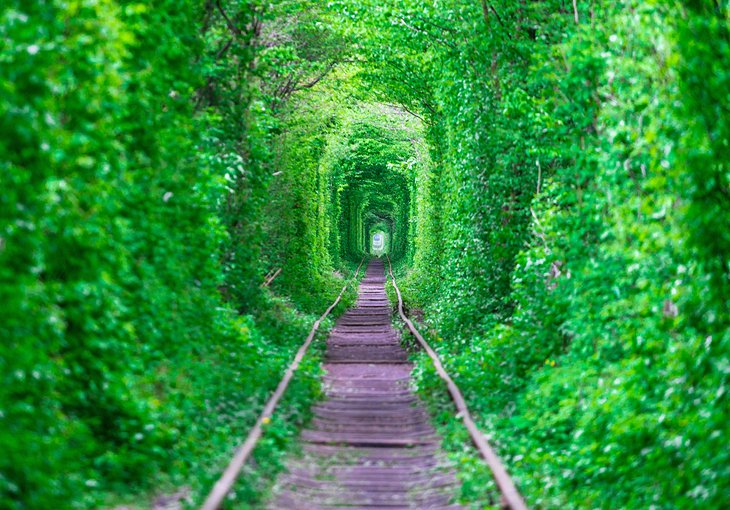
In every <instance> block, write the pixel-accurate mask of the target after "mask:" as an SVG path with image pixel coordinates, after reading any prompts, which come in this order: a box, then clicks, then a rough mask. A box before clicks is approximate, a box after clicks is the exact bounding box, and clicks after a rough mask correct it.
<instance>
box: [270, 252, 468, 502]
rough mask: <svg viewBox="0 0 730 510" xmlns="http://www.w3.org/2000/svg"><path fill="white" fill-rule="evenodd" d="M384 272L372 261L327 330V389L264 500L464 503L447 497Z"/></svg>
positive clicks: (444, 472) (446, 475) (449, 478)
mask: <svg viewBox="0 0 730 510" xmlns="http://www.w3.org/2000/svg"><path fill="white" fill-rule="evenodd" d="M385 281H386V277H385V268H384V264H383V261H382V260H379V259H375V260H373V261H371V262H370V264H369V265H368V268H367V272H366V274H365V278H364V279H363V281H362V283H361V284H360V290H359V298H358V302H357V305H356V307H355V308H353V309H350V310H349V311H348V312H346V313H345V314H344V315H343V316H342V317H341V318H340V319H339V321H338V322H337V324H336V326H335V328H334V329H333V330H332V332H331V334H330V337H329V339H328V341H327V351H326V355H325V356H326V357H325V371H326V376H325V378H324V390H325V399H324V400H323V401H322V402H321V403H319V404H318V405H316V406H315V407H314V409H313V414H314V419H313V420H312V424H311V428H310V429H308V430H305V431H304V432H303V433H302V438H301V439H302V441H303V443H304V445H303V450H304V455H303V457H301V458H298V459H292V460H291V461H290V463H289V465H288V471H287V473H285V474H284V475H283V476H282V477H281V479H280V480H279V482H278V484H277V488H276V489H275V497H274V498H273V500H272V501H271V503H270V505H269V506H268V508H269V510H284V509H287V510H289V509H298V510H319V509H322V510H324V509H328V510H331V509H345V508H347V509H350V510H354V509H363V510H364V509H373V508H380V509H386V508H387V509H390V510H399V509H409V508H410V509H412V508H419V509H426V508H428V509H434V510H456V509H458V508H461V507H459V506H457V505H454V504H452V500H453V497H454V494H455V492H456V488H457V483H456V480H455V477H454V474H453V472H452V471H451V470H450V468H449V466H448V464H447V462H446V461H445V457H444V455H443V454H442V452H441V448H440V439H439V437H437V435H436V433H435V431H434V429H433V427H432V426H431V425H430V423H429V416H428V414H427V412H426V411H425V409H424V407H423V406H422V405H421V403H420V402H419V400H418V398H417V397H416V396H415V395H414V394H413V392H412V391H411V389H410V377H411V369H412V366H411V364H410V363H409V362H408V356H407V353H406V351H405V350H404V349H403V348H402V347H401V344H400V335H399V334H398V332H397V331H395V330H394V329H393V327H392V326H391V311H390V303H389V302H388V297H387V295H386V293H385Z"/></svg>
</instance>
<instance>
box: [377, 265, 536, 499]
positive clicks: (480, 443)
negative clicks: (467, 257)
mask: <svg viewBox="0 0 730 510" xmlns="http://www.w3.org/2000/svg"><path fill="white" fill-rule="evenodd" d="M386 257H387V258H388V272H389V273H390V279H391V281H392V282H393V288H394V289H395V292H396V294H397V295H398V313H399V314H400V317H401V319H403V322H405V323H406V325H407V326H408V329H409V330H410V332H411V334H412V335H413V336H414V337H416V340H418V343H419V344H420V345H421V347H423V349H424V350H425V351H426V353H428V356H429V357H430V358H431V361H432V362H433V364H434V367H436V372H437V373H438V375H439V377H441V379H442V380H443V381H444V382H445V383H446V386H447V388H448V391H449V394H450V395H451V399H452V400H453V402H454V406H456V409H457V411H458V412H459V416H461V419H462V420H463V421H464V426H465V427H466V429H467V430H468V431H469V435H470V436H471V439H472V441H473V442H474V445H475V446H476V447H477V449H478V450H479V453H480V454H481V456H482V457H483V458H484V460H485V462H486V463H487V465H488V466H489V469H490V470H491V471H492V476H493V477H494V481H495V483H496V484H497V488H498V489H499V492H500V494H501V496H502V506H503V507H504V508H506V509H509V510H527V505H526V504H525V500H524V499H523V498H522V496H521V495H520V493H519V492H518V491H517V487H515V484H514V482H513V481H512V478H511V477H510V476H509V473H507V470H506V469H505V467H504V465H503V464H502V461H501V460H500V459H499V457H498V456H497V454H496V452H495V451H494V449H493V448H492V447H491V445H490V444H489V442H488V441H487V439H486V438H485V437H484V434H483V433H482V432H481V431H480V430H479V428H478V427H477V426H476V423H474V419H473V418H472V416H471V413H470V412H469V408H468V406H467V405H466V400H465V399H464V395H463V394H462V393H461V390H460V389H459V387H458V386H457V385H456V383H455V382H454V380H453V379H452V378H451V376H449V374H448V373H447V372H446V370H445V369H444V366H443V364H442V363H441V359H440V358H439V356H438V354H436V351H434V350H433V349H432V348H431V346H430V345H429V344H428V342H426V340H425V339H424V338H423V336H421V334H420V333H419V332H418V330H417V329H416V327H415V326H414V325H413V322H411V321H410V319H409V318H408V317H406V314H405V312H404V310H403V298H402V297H401V293H400V289H399V288H398V284H397V283H396V282H395V276H394V275H393V265H392V264H391V262H390V257H388V256H387V255H386Z"/></svg>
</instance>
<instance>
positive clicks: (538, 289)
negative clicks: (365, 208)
mask: <svg viewBox="0 0 730 510" xmlns="http://www.w3.org/2000/svg"><path fill="white" fill-rule="evenodd" d="M574 6H575V9H574V8H573V7H574ZM340 8H341V12H342V13H343V15H344V16H346V17H347V18H348V19H349V20H350V21H351V22H352V25H351V27H352V28H351V29H352V30H353V32H355V33H357V34H358V37H359V38H360V39H362V40H364V41H365V42H364V43H363V51H364V52H365V54H366V55H367V58H368V61H369V62H376V63H377V64H378V65H379V67H376V68H375V69H374V70H373V69H369V70H368V71H366V72H367V73H368V74H369V75H370V76H371V84H372V86H373V87H378V88H380V89H381V90H382V91H383V93H384V94H389V95H391V97H396V98H397V100H398V101H399V102H401V103H403V104H405V105H406V106H407V107H409V108H411V109H413V110H415V111H417V112H420V114H421V115H423V116H424V117H425V118H426V120H427V126H428V140H429V141H430V144H431V157H432V159H433V161H434V166H433V168H432V169H430V170H429V171H428V172H426V173H425V174H423V175H422V176H420V177H419V178H420V179H422V180H423V181H425V186H421V187H420V189H421V191H422V192H421V196H419V197H418V198H417V199H416V200H417V201H418V202H419V203H420V206H419V207H418V217H417V219H416V220H415V221H416V222H417V224H418V225H419V231H420V233H419V235H418V236H417V237H416V247H415V249H416V253H415V265H414V268H413V271H412V272H411V274H410V276H409V285H408V290H409V294H410V298H411V300H412V301H414V302H415V303H421V304H422V305H423V306H425V308H426V311H427V314H428V316H429V317H430V320H431V321H432V324H433V327H435V328H436V330H438V336H439V338H443V340H442V341H441V342H439V343H440V350H441V351H442V353H443V355H444V356H445V357H446V359H447V362H448V364H449V366H450V367H451V370H452V371H454V372H455V373H457V374H458V380H459V383H460V384H461V385H462V387H463V388H464V389H465V390H466V392H467V394H468V398H469V401H470V403H471V404H472V405H473V406H474V407H475V409H476V410H477V411H478V412H479V413H480V414H481V416H482V420H483V421H484V423H485V424H486V426H487V427H488V428H489V429H491V430H495V431H496V432H497V436H496V437H497V438H499V439H498V441H499V444H500V449H501V451H502V453H503V455H504V456H505V458H506V460H507V462H508V465H509V466H510V469H511V470H513V471H514V473H515V474H516V476H517V479H518V482H519V484H520V486H521V487H522V488H523V490H524V491H525V492H526V493H527V496H528V500H529V501H530V502H531V503H532V504H534V505H536V506H538V507H561V508H595V507H602V508H649V507H652V508H694V507H695V506H696V505H703V506H710V507H713V508H720V507H721V506H722V504H723V503H722V502H723V501H724V500H726V498H727V496H728V490H730V489H729V487H728V485H727V480H728V476H727V475H728V467H727V466H728V462H727V460H728V459H727V455H726V453H724V449H723V447H722V443H723V441H726V440H727V438H728V437H730V434H729V432H730V431H729V430H728V427H727V424H726V422H725V419H724V416H725V414H726V413H725V411H723V408H724V407H725V406H726V405H727V402H726V397H725V388H726V385H727V371H726V370H725V368H724V367H725V364H726V360H727V353H728V346H729V344H728V342H729V340H728V333H727V331H728V329H727V323H726V318H727V317H728V299H727V294H726V289H727V284H728V259H727V253H728V251H727V244H726V240H727V233H726V232H724V231H723V232H720V231H719V230H717V229H718V228H721V227H719V226H720V225H724V224H725V223H726V221H723V218H726V216H727V214H728V213H727V211H728V209H727V205H728V196H730V195H728V173H727V167H726V165H725V163H724V161H725V153H726V151H727V140H728V138H727V132H726V131H725V129H726V123H727V119H726V117H727V112H726V111H725V110H724V106H723V105H724V104H725V102H726V101H724V100H723V99H721V96H722V94H724V93H725V92H726V91H727V90H728V88H727V86H728V83H727V79H728V75H727V73H726V72H725V71H724V70H722V68H723V66H726V64H727V62H728V55H727V53H726V52H727V48H728V46H727V42H728V39H727V35H728V21H727V15H728V11H727V7H726V6H721V5H720V4H717V3H715V2H687V3H686V4H682V3H679V2H674V3H672V2H670V3H652V2H649V3H646V2H633V1H626V2H597V3H596V2H594V3H591V4H588V3H584V2H578V3H574V4H573V5H570V3H566V2H557V1H543V2H530V3H529V4H528V3H524V2H510V3H504V2H502V3H500V4H497V3H490V2H481V3H480V2H461V1H451V2H438V3H436V2H433V3H431V2H429V3H426V4H424V3H422V2H397V3H396V2H343V5H340ZM374 27H375V28H374ZM436 341H437V342H438V340H436ZM424 377H426V380H425V381H424V382H423V383H424V384H425V385H427V388H428V389H429V390H433V391H437V388H438V383H437V382H436V379H435V378H434V377H433V374H431V375H428V374H426V375H424ZM649 486H650V487H651V489H650V490H647V487H649Z"/></svg>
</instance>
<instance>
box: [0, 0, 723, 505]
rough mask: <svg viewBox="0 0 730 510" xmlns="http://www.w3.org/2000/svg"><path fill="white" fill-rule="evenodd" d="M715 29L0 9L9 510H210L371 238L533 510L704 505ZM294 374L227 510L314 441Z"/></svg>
mask: <svg viewBox="0 0 730 510" xmlns="http://www.w3.org/2000/svg"><path fill="white" fill-rule="evenodd" d="M728 20H730V10H729V8H728V6H727V4H726V3H723V2H716V1H710V0H672V1H668V2H658V1H649V2H643V1H638V0H621V1H614V2H609V1H595V2H587V1H582V0H578V1H577V2H572V3H571V2H567V1H564V0H538V1H533V2H523V1H509V2H507V1H504V2H489V1H486V0H481V1H472V0H470V1H467V0H447V1H427V2H423V1H416V0H398V1H396V0H337V1H333V2H315V1H310V0H302V1H277V2H264V1H263V0H248V1H242V0H224V1H221V2H214V1H193V0H182V1H177V2H169V1H166V0H164V1H160V2H155V3H154V6H153V5H152V4H149V5H147V4H144V3H138V2H131V1H129V2H128V1H124V0H99V1H89V2H85V1H69V2H61V1H55V0H53V1H49V2H20V1H17V0H11V1H9V2H5V3H4V4H3V5H2V7H0V36H1V39H0V40H1V41H2V42H0V45H1V46H0V172H2V189H1V190H0V303H2V306H0V336H1V337H2V338H3V339H4V340H3V342H2V344H0V377H1V378H2V379H1V380H0V452H2V454H1V455H0V508H8V509H12V510H21V509H22V510H29V509H30V510H36V509H38V510H40V509H48V508H54V509H59V510H64V509H67V508H68V509H79V510H85V509H90V508H113V507H115V506H116V505H120V504H125V505H128V506H132V507H133V508H144V507H145V505H146V503H147V502H148V499H149V497H152V496H154V495H155V494H158V493H159V492H160V491H161V492H172V491H175V490H176V489H177V488H179V487H181V486H189V487H190V492H191V497H192V499H193V500H194V502H199V501H200V499H201V497H202V496H203V495H204V491H205V490H206V489H207V488H209V487H210V485H211V483H212V481H213V480H214V479H215V477H216V476H217V475H218V474H219V473H220V471H221V469H222V467H223V466H224V465H225V462H226V460H227V459H228V457H229V456H230V454H231V452H232V451H233V449H234V448H235V445H236V444H237V443H238V442H239V440H240V438H241V437H242V436H243V435H244V434H245V433H246V431H247V430H248V428H249V427H250V426H251V424H252V423H253V422H254V420H255V417H256V413H257V412H258V411H259V410H260V409H261V407H262V406H263V403H264V401H265V399H266V397H267V396H268V395H269V394H270V392H271V390H272V389H273V388H274V387H275V385H276V383H277V382H278V380H279V378H280V377H281V374H282V372H283V370H284V367H285V366H286V364H287V362H288V361H289V360H290V359H291V356H292V353H293V351H294V350H295V349H296V348H297V347H298V345H299V343H300V342H301V341H302V340H303V338H304V337H305V336H306V332H307V330H308V328H309V327H310V326H311V323H312V322H313V320H314V316H315V315H316V314H318V313H321V311H322V310H323V309H324V308H325V307H326V306H327V304H328V303H329V302H331V300H332V299H333V297H334V296H335V295H336V294H337V293H338V292H339V289H340V288H341V286H342V284H343V280H344V278H346V277H347V275H349V274H351V271H352V269H353V268H354V264H356V263H358V262H359V261H360V259H361V258H362V257H363V256H364V255H366V254H367V253H369V252H370V249H371V239H372V236H373V234H374V233H376V232H382V233H384V234H385V237H386V246H387V252H388V253H389V255H390V256H391V258H392V259H393V260H394V262H396V266H397V267H398V268H399V271H400V274H401V276H402V277H403V284H402V287H403V290H404V295H405V297H406V298H407V301H408V304H409V306H411V307H413V308H421V309H423V311H424V314H425V315H424V316H425V319H426V321H427V323H428V331H429V332H430V334H431V336H432V340H433V343H434V345H435V347H436V348H437V350H438V351H439V353H440V355H441V356H442V357H443V359H444V362H445V364H446V366H447V368H448V370H449V371H450V372H451V373H452V374H453V375H454V376H455V378H456V380H457V382H458V384H459V385H460V386H461V388H462V390H463V391H464V393H465V395H466V397H467V400H468V401H469V404H470V406H471V407H472V409H473V411H474V412H475V415H476V416H477V419H478V421H479V424H480V426H482V427H483V428H484V430H486V431H488V432H489V433H490V435H491V437H492V438H493V439H494V442H495V446H496V447H497V450H498V451H499V453H500V455H501V456H502V457H503V459H504V461H505V464H506V465H507V468H508V469H509V471H510V472H511V473H512V474H513V475H514V477H515V480H516V482H517V484H518V486H519V487H520V489H521V490H522V492H523V493H524V494H525V497H526V499H527V501H528V503H529V504H530V506H531V507H534V508H569V509H570V508H575V509H579V508H581V509H582V508H610V509H614V508H615V509H624V508H637V509H638V508H642V509H643V508H654V509H657V510H664V509H666V510H670V509H677V508H682V509H690V508H697V507H702V508H717V509H720V508H724V505H726V503H727V501H728V500H730V482H729V481H730V457H729V454H728V450H727V444H728V442H729V441H730V429H729V427H730V425H728V424H729V423H730V420H728V403H727V398H728V397H727V393H726V392H727V385H728V376H729V375H730V369H729V367H730V362H729V361H728V360H729V358H730V333H729V329H730V276H729V275H730V266H729V263H728V253H730V230H728V228H727V226H728V225H730V172H729V171H728V163H727V162H728V161H730V142H729V140H730V121H729V119H730V112H729V111H728V90H730V72H729V71H728V69H730V28H729V27H730V22H729V21H728ZM352 299H353V294H352V292H350V293H349V294H348V295H347V297H346V299H345V302H344V303H343V305H341V307H340V309H339V310H342V309H343V308H344V307H345V306H347V305H348V303H351V302H352ZM313 355H314V358H312V360H311V362H310V363H309V364H308V365H306V366H305V367H303V369H302V371H301V372H300V373H299V374H298V376H297V382H296V383H295V385H294V387H293V388H292V390H291V392H290V395H289V396H288V397H287V401H286V402H284V404H283V405H282V408H281V410H280V412H279V413H278V414H277V417H276V419H275V422H276V423H275V424H273V425H272V427H271V429H270V430H268V431H267V434H266V435H265V440H264V444H262V446H261V448H260V449H259V450H258V451H257V455H256V459H255V462H254V463H252V466H250V467H249V468H247V469H248V471H247V472H246V475H245V476H244V477H242V480H241V481H240V482H239V484H238V486H237V490H236V500H235V501H234V502H232V503H231V506H232V507H235V508H257V507H258V505H260V500H261V498H263V497H264V496H265V493H266V490H267V488H268V487H269V485H270V483H269V482H270V481H271V479H272V478H273V474H274V473H275V472H276V471H277V470H278V469H279V468H280V464H281V458H282V456H283V455H284V453H285V451H286V450H287V448H288V447H289V445H290V444H291V442H292V438H294V437H296V433H297V428H298V427H299V426H301V424H302V423H303V422H304V421H305V420H306V415H307V413H306V409H307V407H308V406H309V404H310V403H311V401H312V399H313V398H316V396H317V392H318V387H319V386H318V381H317V378H316V375H317V366H316V365H317V364H316V352H315V353H313ZM416 375H417V382H418V384H419V387H420V388H421V390H422V391H423V394H424V398H427V399H429V400H435V399H436V400H437V398H436V397H435V395H437V394H440V393H441V392H442V391H443V389H442V388H441V387H440V385H439V383H438V380H437V378H436V377H435V374H434V373H433V371H432V370H431V369H430V368H429V367H428V364H427V363H425V361H424V360H422V359H420V358H419V359H417V363H416ZM431 404H432V405H433V406H438V403H437V402H436V403H434V402H431ZM445 416H446V419H445V420H446V423H445V424H441V425H439V426H440V431H441V432H442V433H443V434H444V436H445V438H446V442H447V447H448V448H449V452H450V455H451V456H452V458H453V459H454V460H456V461H457V462H458V463H459V466H460V467H459V470H458V471H459V472H458V476H459V478H460V479H461V481H462V482H463V487H464V490H463V493H462V500H463V501H462V502H463V503H464V504H465V506H467V505H471V506H472V507H473V508H484V507H485V506H488V505H490V504H491V503H493V501H490V500H489V495H488V494H486V492H487V491H485V488H484V486H483V485H480V483H481V482H478V480H479V478H478V475H477V474H476V471H477V469H476V468H474V464H475V462H474V459H473V453H470V452H469V451H468V450H467V449H466V448H465V447H464V445H463V444H461V443H459V444H455V443H454V441H452V439H451V437H452V436H456V435H458V433H457V432H456V430H457V429H458V427H459V423H458V421H455V420H453V419H452V418H453V416H451V415H450V414H449V413H446V414H445ZM147 506H148V505H147Z"/></svg>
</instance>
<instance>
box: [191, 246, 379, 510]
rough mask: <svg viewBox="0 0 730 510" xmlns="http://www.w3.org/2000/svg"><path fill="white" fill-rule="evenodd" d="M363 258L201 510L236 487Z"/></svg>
mask: <svg viewBox="0 0 730 510" xmlns="http://www.w3.org/2000/svg"><path fill="white" fill-rule="evenodd" d="M364 261H365V257H363V258H362V260H361V261H360V265H359V266H357V270H356V271H355V274H354V275H353V276H352V278H351V279H350V281H348V282H347V283H346V284H345V285H344V287H342V290H341V291H340V293H339V295H338V296H337V299H335V301H334V302H333V303H332V304H331V305H330V306H329V308H327V310H326V311H325V312H324V313H323V314H322V316H321V317H320V318H319V319H317V320H316V321H314V324H313V325H312V329H311V331H310V332H309V336H307V339H306V340H305V341H304V343H303V344H302V346H301V347H300V348H299V350H298V351H297V354H296V356H294V360H293V361H292V363H291V364H290V365H289V368H287V370H286V373H285V374H284V377H283V378H282V380H281V381H280V382H279V385H278V386H277V387H276V391H274V394H273V395H272V396H271V398H270V399H269V401H268V402H267V403H266V405H265V406H264V409H263V411H261V414H260V415H259V417H258V419H257V420H256V424H255V425H254V426H253V428H252V429H251V431H250V432H249V433H248V437H246V441H244V443H243V444H242V445H241V446H240V447H239V448H238V449H237V450H236V453H235V454H234V455H233V458H232V459H231V462H230V463H229V464H228V467H226V469H225V471H224V472H223V475H222V476H221V477H220V478H219V479H218V481H217V482H216V483H215V485H214V486H213V489H212V490H211V491H210V494H208V497H207V498H206V499H205V502H204V503H203V506H201V507H200V510H218V509H219V508H220V506H221V504H222V503H223V500H224V499H225V498H226V496H227V495H228V493H229V492H231V489H233V485H234V484H235V483H236V480H237V479H238V476H239V475H240V474H241V470H242V469H243V466H244V465H245V464H246V461H247V460H248V458H249V456H250V455H251V453H252V452H253V450H254V448H255V447H256V443H257V442H258V440H259V439H260V438H261V435H262V434H263V427H264V423H266V422H268V420H270V419H271V416H272V415H273V414H274V411H275V410H276V406H277V405H278V403H279V400H281V397H282V396H283V395H284V392H285V391H286V389H287V387H288V386H289V382H290V381H291V380H292V378H293V377H294V372H296V370H297V368H299V364H300V363H301V362H302V359H304V355H305V354H306V353H307V350H308V349H309V346H310V345H311V343H312V340H314V335H315V334H316V333H317V330H318V329H319V326H320V324H321V323H322V321H323V320H324V319H325V318H326V317H327V316H328V315H329V314H330V312H332V310H334V308H335V307H336V306H337V305H338V303H339V302H340V300H341V299H342V296H343V295H344V293H345V291H346V290H347V287H348V286H349V285H350V283H352V282H353V281H355V279H356V278H357V275H358V274H359V273H360V268H362V264H363V262H364Z"/></svg>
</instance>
